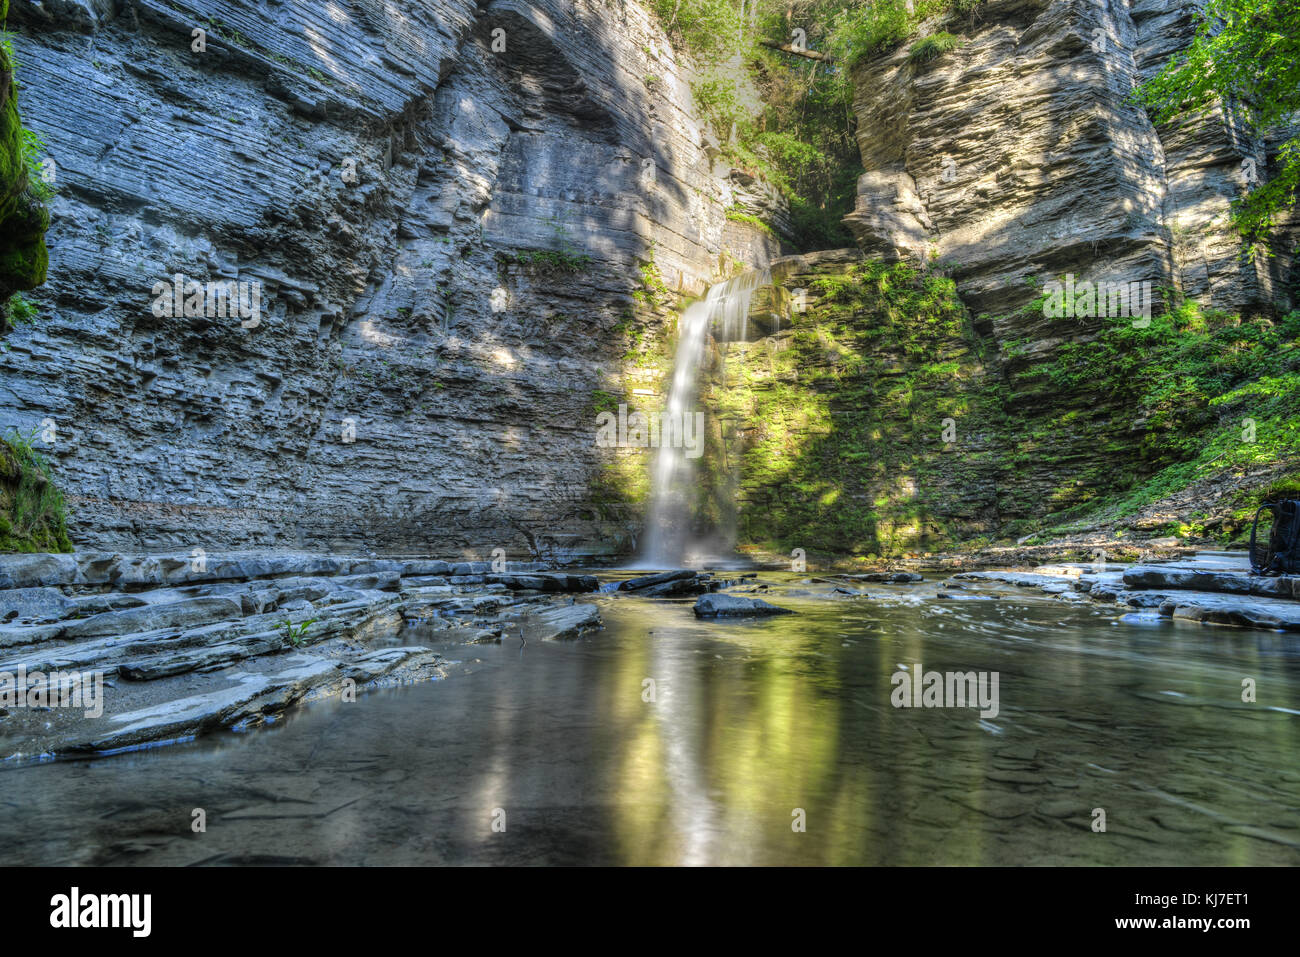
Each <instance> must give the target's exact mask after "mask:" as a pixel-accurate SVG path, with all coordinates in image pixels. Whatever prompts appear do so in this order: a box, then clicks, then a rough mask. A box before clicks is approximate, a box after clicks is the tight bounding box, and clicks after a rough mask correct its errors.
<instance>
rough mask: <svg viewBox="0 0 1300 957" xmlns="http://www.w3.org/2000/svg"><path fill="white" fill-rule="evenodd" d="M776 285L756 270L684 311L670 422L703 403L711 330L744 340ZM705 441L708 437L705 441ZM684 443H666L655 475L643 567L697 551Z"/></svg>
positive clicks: (690, 464) (677, 563)
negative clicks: (754, 313) (754, 312)
mask: <svg viewBox="0 0 1300 957" xmlns="http://www.w3.org/2000/svg"><path fill="white" fill-rule="evenodd" d="M771 281H772V276H771V273H770V271H769V270H766V269H761V270H750V271H748V272H744V273H741V274H740V275H739V276H736V277H735V278H733V279H728V280H727V281H726V282H720V283H717V284H715V285H713V286H710V287H709V290H708V292H707V293H706V294H705V297H704V298H703V299H700V300H697V301H696V302H693V303H691V304H690V305H689V306H687V307H686V309H685V310H684V311H683V312H682V316H681V320H680V322H679V324H678V332H679V335H678V339H677V354H676V356H674V358H673V375H672V382H671V384H670V386H669V390H668V404H667V406H666V408H665V410H664V418H665V419H666V420H667V421H672V422H682V421H683V420H684V417H686V416H689V415H691V414H692V413H693V412H694V411H695V410H694V406H695V404H696V400H697V399H698V392H697V390H698V381H699V371H700V363H701V361H702V360H703V359H704V347H705V343H706V341H707V339H708V336H709V331H710V330H711V329H716V330H717V338H719V339H722V340H725V341H734V340H736V339H744V338H746V337H747V336H748V332H749V304H750V300H751V299H752V298H753V295H754V290H756V289H757V288H759V287H760V286H764V285H766V284H768V283H770V282H771ZM700 439H701V441H702V440H703V437H702V436H701V437H700ZM685 453H686V450H685V449H684V448H682V446H681V443H677V442H667V441H665V442H661V443H660V446H659V449H658V451H657V454H656V455H655V460H654V465H653V469H652V471H651V474H650V510H649V512H648V513H647V516H646V529H645V537H644V548H643V549H642V552H641V555H642V558H641V564H642V565H645V566H649V567H654V568H680V567H681V566H682V565H683V564H684V563H685V562H686V561H687V558H688V556H689V553H690V552H691V551H692V549H693V548H694V547H698V544H699V543H697V542H695V541H694V539H693V535H692V529H691V511H692V505H693V504H694V502H695V496H696V492H697V487H696V483H695V460H694V459H692V458H691V457H690V456H688V455H686V454H685Z"/></svg>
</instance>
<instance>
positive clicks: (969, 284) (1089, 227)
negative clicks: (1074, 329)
mask: <svg viewBox="0 0 1300 957" xmlns="http://www.w3.org/2000/svg"><path fill="white" fill-rule="evenodd" d="M1194 9H1195V5H1194V4H1188V3H1184V2H1177V0H992V2H990V3H988V4H985V5H983V6H980V7H978V8H977V10H976V12H975V14H973V15H972V16H953V17H951V18H948V19H946V20H942V21H935V22H932V23H930V24H928V25H927V26H926V27H925V28H924V29H923V31H922V33H929V32H936V31H946V32H949V33H952V34H955V35H956V36H958V37H960V38H961V41H962V42H961V45H960V46H959V47H958V48H957V49H955V50H953V51H951V52H948V53H946V54H943V55H941V56H939V57H937V58H935V59H932V60H929V61H925V62H919V61H916V60H914V59H913V57H912V56H911V48H910V45H909V44H904V45H903V46H901V47H899V48H898V49H896V50H894V51H892V52H891V53H889V54H887V55H882V56H879V57H876V58H873V59H870V60H869V61H867V62H865V63H863V64H861V65H860V66H859V67H858V68H857V69H856V70H855V73H854V84H855V90H856V104H855V110H856V113H857V116H858V142H859V145H860V148H861V152H862V157H863V165H864V168H865V170H866V172H865V174H864V175H863V176H862V178H861V181H860V183H859V195H858V201H857V208H856V210H855V211H854V212H853V213H852V214H851V215H850V216H849V217H848V218H847V220H846V221H847V222H848V224H849V226H850V227H851V228H852V230H853V232H854V234H855V236H856V237H857V239H858V241H859V244H860V245H861V246H862V248H863V249H864V250H865V251H867V252H869V253H880V254H883V255H885V256H887V257H889V258H896V257H899V256H913V257H915V256H924V257H935V258H938V259H940V260H945V261H948V262H951V263H954V264H955V265H956V272H955V276H956V278H957V280H958V284H959V289H960V291H961V294H962V297H963V299H964V300H965V301H966V302H967V303H968V304H969V305H970V306H971V308H972V310H973V311H974V312H976V313H977V314H986V315H988V316H991V317H1002V318H1000V319H995V320H994V321H993V322H992V323H990V325H991V327H992V328H993V330H994V331H995V332H996V333H997V334H998V336H999V338H1001V339H1009V338H1012V337H1017V338H1026V339H1030V340H1034V341H1037V342H1040V343H1050V342H1051V341H1052V340H1053V339H1054V338H1056V337H1057V336H1058V335H1059V332H1060V327H1059V326H1056V327H1052V326H1051V325H1050V320H1046V319H1043V318H1042V317H1041V316H1040V317H1039V319H1038V321H1035V320H1033V319H1032V318H1026V317H1025V316H1024V315H1020V316H1014V317H1012V316H1010V315H1009V314H1011V313H1014V312H1015V311H1017V310H1019V309H1022V308H1023V307H1024V306H1025V305H1026V304H1027V303H1029V302H1030V301H1031V300H1032V299H1033V298H1034V297H1035V296H1036V295H1037V291H1036V290H1035V289H1034V288H1032V287H1031V286H1030V285H1029V284H1028V282H1027V280H1028V279H1031V278H1032V279H1034V280H1037V281H1038V282H1039V283H1042V282H1045V281H1047V280H1051V279H1053V278H1061V277H1064V276H1066V275H1069V274H1073V275H1074V276H1075V277H1076V278H1077V279H1081V280H1082V279H1088V280H1091V281H1097V280H1104V281H1108V282H1142V281H1148V282H1150V283H1151V284H1152V288H1153V289H1154V290H1157V291H1158V289H1159V287H1161V286H1170V287H1174V288H1176V289H1178V290H1180V291H1182V292H1183V293H1185V294H1186V295H1188V296H1191V297H1193V298H1195V299H1197V300H1199V301H1201V302H1202V303H1204V304H1206V305H1212V306H1214V307H1216V308H1220V309H1225V310H1242V309H1245V310H1250V311H1255V310H1259V309H1265V310H1266V309H1269V308H1272V307H1273V306H1274V304H1275V303H1279V302H1280V303H1281V304H1282V305H1283V306H1284V307H1285V306H1287V305H1288V302H1287V300H1288V289H1287V283H1286V281H1285V272H1286V271H1287V270H1289V267H1290V260H1289V257H1281V258H1279V259H1277V260H1274V261H1272V262H1268V261H1266V260H1264V259H1263V258H1254V259H1247V260H1244V261H1243V260H1242V258H1241V256H1240V254H1241V240H1240V237H1239V236H1238V235H1237V234H1236V233H1235V231H1234V230H1233V228H1232V226H1231V224H1230V223H1229V221H1228V212H1229V204H1230V202H1231V200H1232V199H1233V198H1234V197H1236V196H1239V195H1240V194H1241V193H1242V191H1243V190H1244V189H1245V188H1246V186H1247V176H1248V173H1247V171H1246V168H1245V167H1244V166H1243V163H1245V162H1247V161H1249V162H1250V163H1254V164H1256V166H1257V169H1258V171H1259V173H1260V174H1261V175H1263V173H1264V172H1265V170H1266V168H1267V160H1268V151H1267V147H1266V144H1264V143H1262V142H1260V141H1258V140H1257V139H1254V138H1252V137H1251V136H1249V135H1248V134H1247V132H1246V131H1245V130H1244V129H1243V127H1242V125H1241V123H1240V122H1239V121H1238V120H1237V118H1236V117H1234V116H1233V115H1232V114H1231V113H1225V112H1224V111H1223V110H1221V109H1213V110H1209V111H1206V112H1205V113H1204V114H1202V115H1200V116H1198V117H1196V118H1194V119H1191V120H1189V121H1187V122H1178V123H1174V124H1170V125H1169V126H1168V127H1160V128H1157V127H1155V126H1153V125H1152V124H1151V122H1150V120H1149V118H1148V117H1147V114H1146V112H1145V111H1144V110H1143V109H1142V108H1140V107H1138V106H1136V105H1134V104H1133V103H1131V102H1130V101H1129V94H1130V92H1131V90H1132V88H1133V86H1134V85H1135V84H1136V83H1138V82H1140V81H1141V80H1143V79H1145V78H1147V77H1149V76H1151V75H1152V74H1154V73H1155V72H1156V71H1158V70H1159V69H1160V68H1161V67H1162V66H1163V65H1164V64H1165V63H1166V62H1167V61H1168V59H1169V57H1170V56H1171V55H1172V54H1173V53H1174V52H1175V51H1177V50H1178V49H1180V48H1181V47H1183V46H1185V45H1186V43H1187V42H1188V40H1189V39H1190V37H1191V35H1192V32H1193V30H1194V20H1193V11H1194ZM1283 245H1285V244H1283Z"/></svg>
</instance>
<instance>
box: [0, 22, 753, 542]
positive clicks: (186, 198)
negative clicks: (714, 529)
mask: <svg viewBox="0 0 1300 957" xmlns="http://www.w3.org/2000/svg"><path fill="white" fill-rule="evenodd" d="M9 26H10V28H11V29H12V30H14V31H15V36H14V43H15V47H16V49H17V52H18V56H19V60H20V63H21V74H20V79H21V83H22V91H23V108H24V119H25V120H26V122H27V124H28V126H29V127H31V128H32V129H35V130H37V131H38V132H40V133H41V134H42V135H43V136H44V138H45V140H46V142H47V144H48V147H49V155H50V157H51V159H52V160H53V162H54V164H55V169H56V170H57V186H58V187H59V192H58V195H57V197H56V198H55V200H54V201H53V204H52V209H53V225H52V228H51V230H50V232H49V236H48V243H49V247H50V254H51V266H50V276H49V281H48V283H47V284H46V285H45V286H44V287H42V288H41V290H40V291H39V292H38V293H36V294H33V295H31V297H30V298H31V299H32V301H33V302H34V303H36V305H37V306H38V307H39V309H40V317H39V319H38V321H36V322H34V323H32V324H30V325H25V326H22V327H20V328H18V329H16V330H14V331H13V332H12V333H10V334H9V336H8V337H7V339H6V344H7V346H8V349H7V351H6V352H5V353H4V354H3V355H0V384H2V386H3V388H0V428H5V429H7V428H10V427H13V428H17V429H18V430H20V431H21V432H22V433H23V434H30V433H31V432H32V431H33V430H37V431H38V432H39V433H40V434H41V435H42V436H49V435H52V437H53V440H52V441H45V440H44V439H43V438H42V440H40V441H38V443H37V448H38V450H39V451H40V452H41V453H42V454H43V455H44V456H45V457H46V458H47V459H49V460H50V461H51V462H52V464H53V467H54V471H55V474H56V476H57V479H58V482H59V484H60V485H61V487H62V488H63V489H64V490H65V491H66V493H67V497H68V508H69V515H70V528H69V531H70V535H71V537H72V540H73V542H74V543H75V544H76V545H77V546H78V547H79V548H125V549H145V550H188V549H191V548H200V547H201V548H204V549H206V550H215V549H226V548H241V547H252V546H256V547H270V548H274V547H293V548H307V549H320V550H355V549H363V548H364V549H371V548H374V549H380V550H383V551H395V552H435V553H439V554H447V553H451V552H460V553H464V554H466V555H467V556H470V555H472V556H474V557H480V558H482V557H486V554H485V553H486V552H487V551H488V550H489V549H491V548H493V547H502V548H505V549H506V550H507V551H508V552H510V553H511V554H512V557H513V556H514V555H519V554H527V550H528V547H529V542H530V540H531V542H532V544H533V545H534V546H537V545H539V543H544V542H547V541H549V543H550V544H552V545H558V546H562V547H564V548H568V549H570V550H573V551H577V552H584V551H602V550H608V549H612V548H618V547H626V546H627V544H628V541H629V538H630V536H632V535H634V534H635V529H636V516H631V515H629V514H628V513H626V511H619V510H618V509H616V508H615V509H612V510H611V509H610V508H604V509H598V508H597V507H596V506H594V505H593V504H592V501H591V496H590V492H589V489H590V488H591V486H592V484H593V477H594V476H596V475H598V474H599V472H600V469H601V468H602V466H603V462H602V460H601V459H599V458H598V455H599V452H598V450H597V449H596V448H595V445H594V441H593V436H594V434H595V424H594V421H595V412H594V411H593V410H592V405H593V396H600V395H604V394H612V393H613V392H615V391H621V390H622V388H623V381H622V375H623V364H624V360H623V356H624V354H625V352H627V350H628V348H629V343H632V342H635V341H639V340H641V339H643V338H649V339H662V338H663V336H664V323H665V322H667V321H668V320H669V319H670V318H671V316H670V313H668V312H667V311H666V310H665V309H663V308H653V307H655V306H658V305H660V303H658V302H657V301H656V296H653V295H646V294H645V290H644V289H643V288H642V287H643V286H644V285H645V280H646V279H647V278H648V279H649V280H652V281H655V280H658V279H659V278H660V277H661V278H662V281H663V283H664V284H665V285H666V286H667V287H668V288H670V289H673V290H682V291H688V292H699V291H700V290H702V289H703V288H704V286H705V284H707V283H708V282H710V281H711V280H712V279H713V278H715V277H716V276H717V275H718V274H719V272H720V270H722V269H724V268H726V269H730V268H734V263H735V261H737V260H738V261H740V262H742V263H748V264H751V265H753V264H761V263H763V262H764V261H765V260H766V259H767V258H769V257H770V255H771V254H773V253H774V252H775V250H776V247H775V243H774V242H772V241H771V240H768V239H767V238H766V237H765V235H764V234H763V233H762V232H761V231H759V230H756V229H754V228H752V227H749V226H745V225H744V224H741V223H736V222H730V221H728V220H727V218H726V215H725V212H726V210H727V209H729V208H732V207H733V206H740V207H742V208H747V209H749V210H751V211H758V212H761V211H763V210H764V209H765V208H769V211H770V205H771V203H772V202H773V200H772V197H771V195H770V192H764V191H762V190H760V189H757V188H755V187H753V186H752V185H747V184H746V182H745V180H746V179H747V177H738V176H732V175H731V173H732V171H731V170H730V169H728V168H727V167H726V166H725V165H724V164H721V163H715V162H714V155H715V154H716V148H709V147H707V145H706V144H708V142H709V141H708V138H707V137H706V136H704V135H702V131H701V128H700V124H699V122H698V121H697V120H696V119H695V117H694V114H693V109H692V105H691V100H690V92H689V85H688V82H687V80H686V79H685V74H686V70H687V67H686V66H685V65H683V64H681V63H679V62H678V61H677V60H676V59H675V58H674V56H673V54H672V51H671V49H670V47H669V45H668V43H667V42H666V41H665V39H664V37H663V35H662V34H661V33H660V32H659V30H658V29H657V28H656V27H655V26H654V25H653V23H652V21H651V20H650V18H649V17H648V15H647V13H646V12H645V11H644V10H643V9H642V8H641V7H640V6H638V5H636V4H634V3H626V2H619V0H609V2H597V0H577V2H569V0H542V2H536V3H522V2H517V0H492V2H490V3H485V4H483V5H482V6H476V4H475V3H474V2H472V0H432V2H429V0H355V2H347V3H329V4H317V3H308V2H283V0H260V2H259V0H229V2H221V0H218V2H212V3H203V4H198V3H194V4H188V3H184V2H164V0H42V2H33V0H15V3H14V4H13V8H12V10H11V11H10V15H9ZM197 30H202V31H204V32H203V33H202V34H198V33H196V32H195V31H197ZM650 264H653V266H651V265H650ZM643 271H644V274H643ZM176 275H181V276H183V277H184V281H185V282H191V281H194V282H202V283H206V282H219V281H226V280H233V281H235V282H237V283H246V284H250V285H248V286H246V287H245V289H246V290H247V291H249V293H250V300H251V291H252V289H253V287H252V285H251V284H252V283H258V284H260V285H259V287H258V288H259V289H260V295H261V302H260V306H261V310H260V316H259V317H258V320H257V322H256V324H255V325H253V324H251V323H250V322H248V321H241V317H239V316H236V317H234V318H220V317H216V318H210V317H208V316H206V315H198V316H187V315H183V314H178V315H171V314H170V312H171V310H169V309H165V308H161V307H160V310H155V308H154V307H155V305H156V304H157V303H158V302H159V291H158V289H159V288H161V287H156V284H157V283H160V282H162V283H171V282H172V280H173V277H174V276H176ZM189 288H190V287H186V289H187V290H188V289H189ZM665 291H666V290H665ZM637 292H641V293H642V295H641V296H640V297H639V298H637V297H634V296H633V293H637ZM169 298H170V296H169V295H164V297H163V301H164V305H165V303H166V300H168V299H169ZM157 311H162V312H163V313H164V314H163V315H158V314H156V312H157ZM181 312H184V310H181ZM51 429H52V432H51Z"/></svg>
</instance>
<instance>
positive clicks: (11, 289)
mask: <svg viewBox="0 0 1300 957" xmlns="http://www.w3.org/2000/svg"><path fill="white" fill-rule="evenodd" d="M7 8H8V3H7V2H0V18H3V15H4V13H5V12H6V10H7ZM23 133H24V131H23V124H22V118H21V117H20V116H19V114H18V89H17V86H16V85H15V83H14V64H13V62H12V61H11V60H10V58H9V55H8V52H7V51H6V50H5V49H4V48H3V47H2V46H0V302H4V301H6V300H7V299H8V298H9V297H10V296H11V295H12V294H13V293H15V292H20V291H22V290H24V289H34V288H35V287H36V286H39V285H40V284H41V283H43V282H44V281H45V275H46V271H47V269H48V267H49V254H48V252H47V251H46V248H45V231H46V230H47V229H48V228H49V225H50V215H49V211H48V210H47V209H46V208H45V204H44V203H42V202H41V200H40V198H39V197H38V195H37V192H36V188H35V184H34V183H33V182H32V180H31V171H30V169H29V165H30V164H29V162H28V155H27V154H28V147H27V145H26V144H25V142H24V135H23Z"/></svg>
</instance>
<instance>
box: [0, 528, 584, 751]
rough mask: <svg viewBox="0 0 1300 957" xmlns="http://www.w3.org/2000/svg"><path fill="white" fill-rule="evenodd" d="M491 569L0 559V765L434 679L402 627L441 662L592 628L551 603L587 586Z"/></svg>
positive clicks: (575, 579) (226, 559) (568, 607)
mask: <svg viewBox="0 0 1300 957" xmlns="http://www.w3.org/2000/svg"><path fill="white" fill-rule="evenodd" d="M493 568H494V566H492V565H490V564H489V563H486V562H445V561H437V560H431V559H423V558H419V559H373V558H362V557H347V556H334V555H317V554H310V553H285V554H275V553H240V554H215V555H208V556H203V558H202V559H201V560H200V559H196V558H193V557H192V556H173V555H150V556H140V555H127V554H106V553H85V554H78V555H60V556H40V555H6V556H0V582H6V583H9V585H10V587H7V588H3V587H0V695H3V694H5V693H7V694H8V695H9V696H10V697H11V698H12V697H13V696H14V695H15V694H18V693H19V692H20V691H21V694H22V699H21V701H19V699H18V698H14V701H13V702H11V703H14V704H15V706H14V707H11V708H7V709H4V710H5V711H6V713H4V714H0V760H4V759H8V760H16V761H24V760H30V759H34V758H39V757H44V756H49V755H59V754H71V753H103V752H111V751H117V750H120V749H123V748H134V747H139V746H143V745H146V744H150V743H157V742H163V741H174V740H188V739H189V738H192V737H195V736H197V735H200V734H204V733H207V732H210V731H213V730H216V729H219V728H234V729H240V730H242V729H246V728H251V727H255V726H257V725H259V724H262V723H264V722H266V721H269V720H273V719H274V718H275V716H277V715H278V714H280V713H281V712H283V711H285V710H286V709H288V708H290V707H292V706H293V705H295V704H297V703H299V702H301V701H309V700H314V699H317V698H321V697H327V696H332V695H339V694H348V695H355V693H357V692H358V691H359V690H365V689H368V688H375V687H381V686H389V685H395V684H403V683H410V682H413V681H424V680H429V679H434V678H438V677H441V676H442V675H443V673H444V670H443V661H444V657H445V654H444V653H445V651H446V649H445V648H443V649H442V651H438V650H434V649H432V648H429V647H426V646H425V644H424V643H419V644H411V643H409V641H408V642H404V641H403V638H402V637H401V636H402V635H403V634H404V633H405V629H406V628H407V627H408V625H410V624H412V623H418V624H419V625H420V626H421V634H422V635H423V636H425V637H432V638H435V639H436V640H437V641H438V642H440V647H441V643H447V644H450V645H453V646H454V645H456V644H459V643H465V642H482V641H499V640H501V638H502V636H503V635H505V634H512V633H513V634H516V635H518V636H519V637H520V638H521V639H524V640H532V641H546V640H554V639H569V638H576V637H579V636H581V635H584V634H587V633H588V632H591V631H594V630H596V629H599V628H600V627H601V625H602V620H601V617H600V613H599V611H598V609H597V607H596V606H595V605H592V604H586V603H578V602H577V601H576V600H575V599H574V598H563V597H561V593H566V592H570V593H586V592H594V591H595V590H596V588H597V587H598V584H599V583H598V581H597V579H596V578H595V577H594V576H590V575H577V574H571V573H568V572H563V571H554V570H551V569H548V568H545V567H543V566H540V565H537V564H523V565H515V566H513V567H508V568H506V569H504V570H499V571H494V570H493ZM55 675H66V676H73V675H76V676H78V677H77V678H76V681H77V682H78V685H77V687H79V688H80V686H81V685H82V684H84V685H85V686H86V687H85V688H81V690H80V691H79V692H78V695H79V696H78V697H76V698H72V697H71V694H70V692H71V691H72V690H73V686H72V685H71V684H68V682H65V684H68V687H67V689H66V691H67V692H69V693H68V694H64V695H63V697H62V698H55V699H54V700H51V697H50V694H51V692H50V689H51V688H54V684H53V682H54V681H55V680H56V679H55V677H53V676H55ZM69 681H71V678H69ZM97 683H102V687H101V688H99V690H98V691H95V692H93V694H92V688H93V687H95V686H96V685H97ZM33 688H46V691H45V692H44V693H43V694H34V693H33V692H32V691H31V689H33ZM54 690H55V691H57V688H54ZM94 712H98V713H94Z"/></svg>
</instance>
